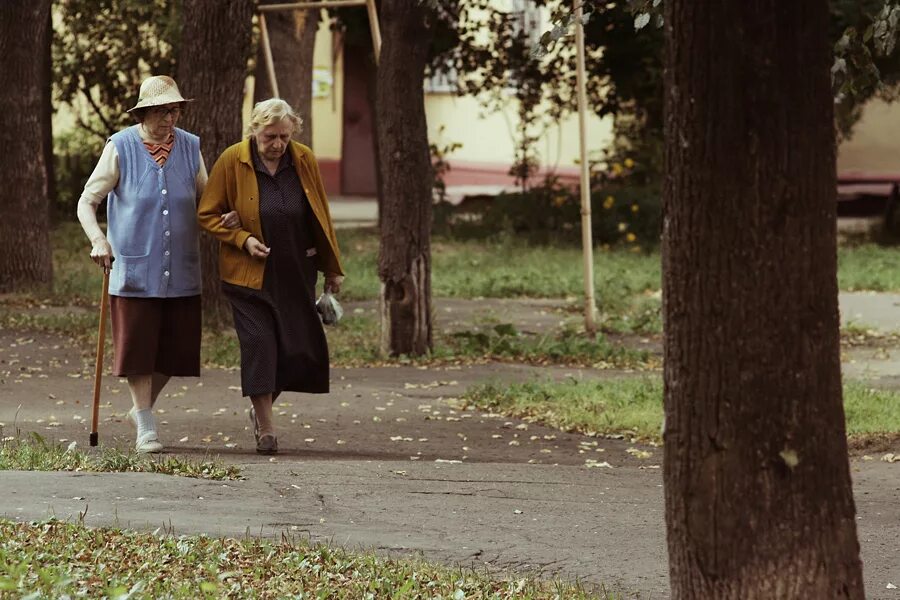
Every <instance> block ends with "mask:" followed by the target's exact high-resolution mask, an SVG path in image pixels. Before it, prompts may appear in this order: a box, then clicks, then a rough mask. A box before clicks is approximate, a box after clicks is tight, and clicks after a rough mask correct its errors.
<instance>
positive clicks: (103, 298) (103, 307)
mask: <svg viewBox="0 0 900 600" xmlns="http://www.w3.org/2000/svg"><path fill="white" fill-rule="evenodd" d="M108 304H109V269H108V268H106V267H104V268H103V292H102V293H101V294H100V332H99V336H98V338H97V361H96V362H97V364H96V367H94V404H93V414H92V415H91V442H90V443H91V446H96V445H97V442H98V439H99V436H98V434H97V422H98V421H99V420H100V381H101V379H102V378H103V347H104V346H105V345H106V312H107V305H108Z"/></svg>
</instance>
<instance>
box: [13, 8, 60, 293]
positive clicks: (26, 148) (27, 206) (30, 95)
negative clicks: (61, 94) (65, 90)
mask: <svg viewBox="0 0 900 600" xmlns="http://www.w3.org/2000/svg"><path fill="white" fill-rule="evenodd" d="M49 14H50V0H9V1H8V2H5V3H4V4H3V10H2V11H0V114H2V115H3V127H0V147H2V148H3V149H4V156H3V160H2V161H0V181H2V182H3V185H2V186H0V208H2V211H3V218H2V219H0V293H6V292H19V291H25V290H31V289H36V290H39V289H45V288H48V287H49V286H50V283H51V282H52V281H53V263H52V254H51V251H50V231H49V227H50V220H49V217H50V206H49V203H48V200H47V185H48V181H49V179H48V165H47V155H48V153H47V149H46V148H45V147H44V145H45V144H47V140H48V139H49V138H50V133H49V132H48V131H45V129H46V128H49V127H50V122H49V120H47V119H45V118H44V117H45V111H46V106H47V103H48V102H49V96H50V80H49V79H48V77H47V68H46V64H45V59H46V53H47V51H48V50H47V49H48V47H49V44H50V35H51V31H50V27H49V26H50V17H49Z"/></svg>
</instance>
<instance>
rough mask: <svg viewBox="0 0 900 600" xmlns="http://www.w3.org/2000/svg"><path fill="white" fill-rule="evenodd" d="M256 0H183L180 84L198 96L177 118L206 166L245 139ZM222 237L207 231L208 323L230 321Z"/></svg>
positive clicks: (203, 253) (203, 260)
mask: <svg viewBox="0 0 900 600" xmlns="http://www.w3.org/2000/svg"><path fill="white" fill-rule="evenodd" d="M253 11H254V2H253V0H192V1H191V2H185V3H184V14H183V20H184V28H183V30H182V41H181V57H180V60H179V62H178V85H179V87H180V88H181V90H182V93H183V94H184V95H185V97H187V98H194V99H195V101H194V102H192V103H191V104H190V105H189V106H188V109H187V112H186V113H185V115H184V116H183V117H182V120H181V122H180V123H179V125H180V126H182V127H183V128H184V129H186V130H188V131H191V132H192V133H195V134H197V135H199V136H200V148H201V151H202V152H203V158H204V159H205V161H206V165H207V168H209V169H212V166H213V164H214V162H215V161H216V159H217V158H218V157H219V155H220V154H221V153H222V151H223V150H224V149H225V148H227V147H228V146H230V145H232V144H235V143H237V142H239V141H240V140H241V137H242V132H241V106H242V100H243V97H244V82H245V78H246V74H247V61H248V59H249V57H250V52H251V41H252V34H253V30H252V19H253ZM218 251H219V242H218V241H217V240H215V239H214V238H213V237H212V236H210V235H209V234H207V233H206V232H203V235H202V237H201V241H200V254H201V256H200V259H201V263H202V267H203V311H204V318H205V320H206V322H207V323H208V324H211V325H214V326H216V325H218V326H221V325H223V324H225V323H228V322H229V321H230V314H231V313H230V308H229V305H228V302H227V301H226V300H225V297H224V295H223V294H222V291H221V285H220V283H219V264H218V253H219V252H218Z"/></svg>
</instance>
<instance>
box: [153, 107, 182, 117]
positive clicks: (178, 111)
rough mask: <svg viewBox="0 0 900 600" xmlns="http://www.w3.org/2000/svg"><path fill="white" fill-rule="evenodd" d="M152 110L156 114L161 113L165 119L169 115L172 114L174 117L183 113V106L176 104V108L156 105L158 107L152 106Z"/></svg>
mask: <svg viewBox="0 0 900 600" xmlns="http://www.w3.org/2000/svg"><path fill="white" fill-rule="evenodd" d="M150 112H152V113H153V114H155V115H159V116H161V117H162V118H163V119H165V118H166V117H168V116H169V115H172V116H173V117H177V116H179V115H180V114H181V107H180V106H176V107H174V108H166V107H156V108H151V109H150Z"/></svg>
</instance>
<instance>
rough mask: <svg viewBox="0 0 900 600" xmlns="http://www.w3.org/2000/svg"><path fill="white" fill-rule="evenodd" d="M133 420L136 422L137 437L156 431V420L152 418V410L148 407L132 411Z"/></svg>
mask: <svg viewBox="0 0 900 600" xmlns="http://www.w3.org/2000/svg"><path fill="white" fill-rule="evenodd" d="M134 421H135V423H137V437H138V438H141V437H142V436H144V435H145V434H148V433H156V421H154V419H153V411H152V410H151V409H149V408H145V409H144V410H136V411H134Z"/></svg>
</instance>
